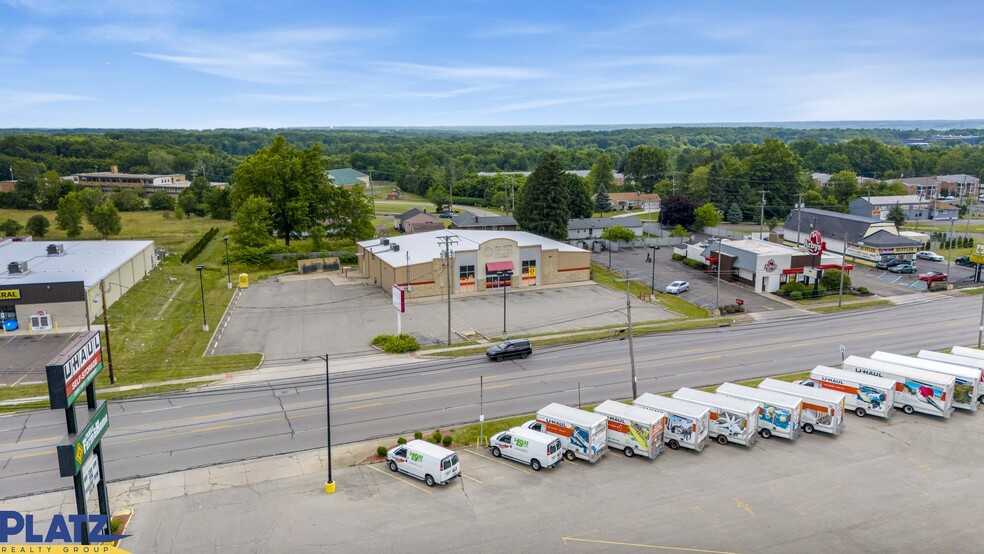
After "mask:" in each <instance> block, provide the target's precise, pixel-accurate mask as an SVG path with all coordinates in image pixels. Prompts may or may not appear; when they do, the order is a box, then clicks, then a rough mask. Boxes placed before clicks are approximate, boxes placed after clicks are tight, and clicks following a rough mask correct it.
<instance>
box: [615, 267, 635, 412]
mask: <svg viewBox="0 0 984 554" xmlns="http://www.w3.org/2000/svg"><path fill="white" fill-rule="evenodd" d="M618 281H619V282H621V281H625V317H626V319H627V320H628V332H629V368H630V369H631V371H632V398H638V397H639V391H638V390H637V388H636V387H637V384H636V367H635V350H634V349H633V348H632V302H631V300H630V298H629V285H630V284H631V283H632V279H629V278H628V271H626V278H625V279H619V280H618Z"/></svg>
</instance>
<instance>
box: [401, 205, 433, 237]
mask: <svg viewBox="0 0 984 554" xmlns="http://www.w3.org/2000/svg"><path fill="white" fill-rule="evenodd" d="M423 213H427V212H426V211H425V210H421V209H419V208H411V209H409V210H407V211H405V212H403V213H402V214H400V215H398V216H396V219H395V221H394V222H393V227H396V229H397V230H399V231H400V232H401V233H405V232H406V229H404V227H403V226H404V223H406V221H407V220H408V219H410V218H411V217H413V216H415V215H417V214H423Z"/></svg>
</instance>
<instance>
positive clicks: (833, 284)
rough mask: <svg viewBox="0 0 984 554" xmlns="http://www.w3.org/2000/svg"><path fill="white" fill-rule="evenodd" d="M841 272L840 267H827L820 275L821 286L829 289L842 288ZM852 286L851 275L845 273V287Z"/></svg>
mask: <svg viewBox="0 0 984 554" xmlns="http://www.w3.org/2000/svg"><path fill="white" fill-rule="evenodd" d="M840 278H841V272H840V270H839V269H825V270H824V271H823V275H821V276H820V286H821V287H823V288H825V289H827V290H840ZM850 286H851V276H850V275H848V274H847V273H845V274H844V288H845V289H846V288H849V287H850Z"/></svg>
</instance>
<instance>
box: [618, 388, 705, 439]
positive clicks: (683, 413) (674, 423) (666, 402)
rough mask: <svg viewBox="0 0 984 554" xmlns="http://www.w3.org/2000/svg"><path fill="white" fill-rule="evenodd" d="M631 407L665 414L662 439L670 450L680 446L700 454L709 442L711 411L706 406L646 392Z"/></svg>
mask: <svg viewBox="0 0 984 554" xmlns="http://www.w3.org/2000/svg"><path fill="white" fill-rule="evenodd" d="M632 405H633V406H639V407H640V408H645V409H647V410H653V411H656V412H663V413H665V414H666V417H667V423H666V431H665V432H664V433H663V437H664V440H665V441H666V445H667V446H669V447H670V450H676V449H678V448H680V447H681V446H682V447H684V448H689V449H691V450H696V451H697V452H700V451H701V450H703V449H704V447H705V446H706V445H707V442H708V441H709V440H710V438H709V437H708V432H709V431H708V427H709V423H710V419H711V410H710V408H708V407H707V406H701V405H699V404H693V403H691V402H684V401H683V400H676V399H674V398H667V397H665V396H659V395H657V394H651V393H648V392H647V393H644V394H643V395H642V396H640V397H639V398H636V399H635V400H634V401H633V402H632Z"/></svg>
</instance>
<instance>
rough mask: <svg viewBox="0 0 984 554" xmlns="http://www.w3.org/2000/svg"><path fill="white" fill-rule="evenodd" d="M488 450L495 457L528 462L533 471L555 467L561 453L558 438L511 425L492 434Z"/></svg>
mask: <svg viewBox="0 0 984 554" xmlns="http://www.w3.org/2000/svg"><path fill="white" fill-rule="evenodd" d="M489 450H491V451H492V455H493V456H495V457H496V458H498V457H500V456H501V457H506V458H509V459H512V460H516V461H517V462H522V463H524V464H530V467H531V468H532V469H533V471H540V468H544V467H556V466H557V464H559V463H560V461H561V456H562V455H563V447H562V446H561V444H560V439H558V438H557V437H555V436H553V435H548V434H546V433H541V432H539V431H534V430H532V429H527V428H525V427H513V428H512V429H510V430H508V431H503V432H501V433H496V434H495V435H492V437H491V438H489Z"/></svg>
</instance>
